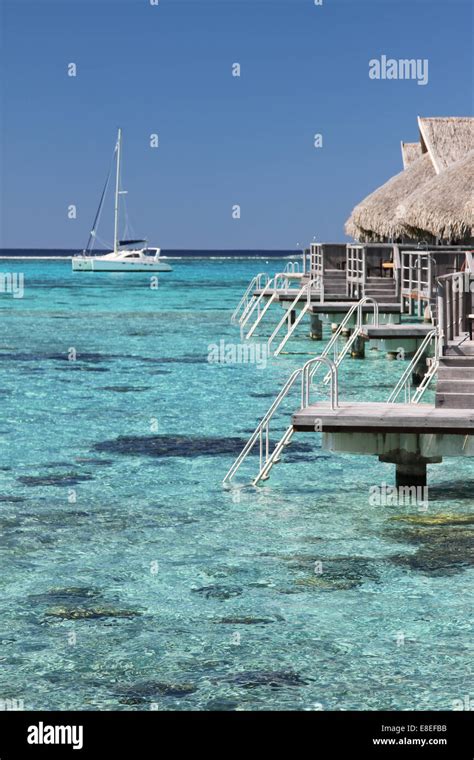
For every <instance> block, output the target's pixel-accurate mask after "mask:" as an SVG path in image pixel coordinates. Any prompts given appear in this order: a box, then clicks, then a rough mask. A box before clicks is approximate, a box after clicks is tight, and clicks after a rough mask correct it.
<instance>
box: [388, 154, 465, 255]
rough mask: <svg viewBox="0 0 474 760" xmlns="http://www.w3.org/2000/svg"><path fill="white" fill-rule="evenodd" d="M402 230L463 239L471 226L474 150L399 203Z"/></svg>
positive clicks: (398, 210) (444, 237) (412, 233)
mask: <svg viewBox="0 0 474 760" xmlns="http://www.w3.org/2000/svg"><path fill="white" fill-rule="evenodd" d="M396 216H397V219H398V220H399V221H400V224H401V226H402V227H404V228H405V234H409V235H414V236H417V235H418V234H419V233H420V232H423V231H427V232H429V233H430V234H431V235H433V236H434V237H438V238H442V239H443V240H466V239H468V238H470V237H472V236H473V227H474V150H472V151H471V152H470V153H468V155H467V156H466V157H465V158H462V159H461V160H460V161H457V162H456V163H454V164H452V165H451V166H450V167H449V168H447V169H445V170H444V171H443V172H441V174H437V175H436V176H435V177H434V178H433V179H430V180H429V181H428V182H426V184H425V185H423V187H422V188H420V189H419V190H418V191H415V192H414V193H413V194H412V195H411V196H409V197H408V198H407V199H406V200H405V201H403V202H402V203H400V204H399V206H398V208H397V210H396Z"/></svg>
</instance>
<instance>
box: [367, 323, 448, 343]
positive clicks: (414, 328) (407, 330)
mask: <svg viewBox="0 0 474 760" xmlns="http://www.w3.org/2000/svg"><path fill="white" fill-rule="evenodd" d="M433 329H434V328H433V325H432V324H429V323H427V322H413V323H406V322H405V323H402V324H399V325H394V324H387V325H379V326H378V327H374V326H373V325H364V327H363V328H362V334H363V335H364V337H366V338H369V339H370V340H386V339H388V338H425V337H426V335H427V334H428V333H429V332H431V330H433Z"/></svg>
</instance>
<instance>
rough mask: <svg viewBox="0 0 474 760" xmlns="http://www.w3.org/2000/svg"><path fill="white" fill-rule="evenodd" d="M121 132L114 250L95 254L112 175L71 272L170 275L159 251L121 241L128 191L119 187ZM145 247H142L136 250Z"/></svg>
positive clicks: (144, 243) (118, 151)
mask: <svg viewBox="0 0 474 760" xmlns="http://www.w3.org/2000/svg"><path fill="white" fill-rule="evenodd" d="M121 144H122V130H121V129H119V131H118V137H117V144H116V146H115V150H114V158H115V159H116V170H115V219H114V250H113V251H111V252H110V253H105V254H95V255H93V254H92V249H93V247H94V243H95V240H96V228H97V226H98V224H99V220H100V215H101V212H102V206H103V203H104V198H105V195H106V192H107V187H108V184H109V179H110V173H111V172H110V171H109V175H108V177H107V180H106V182H105V187H104V189H103V191H102V196H101V199H100V203H99V208H98V209H97V213H96V216H95V219H94V225H93V228H92V230H91V233H90V235H89V241H88V243H87V246H86V248H85V250H84V251H83V252H82V253H80V254H78V255H77V256H74V257H73V259H72V268H73V271H74V272H171V267H170V265H169V264H166V263H165V262H163V261H160V249H159V248H149V247H148V244H147V241H146V240H119V212H120V205H119V200H120V196H121V195H125V193H126V192H127V191H126V190H122V189H121V187H120V158H121V147H122V145H121ZM137 244H142V247H140V248H135V247H132V248H130V246H136V245H137Z"/></svg>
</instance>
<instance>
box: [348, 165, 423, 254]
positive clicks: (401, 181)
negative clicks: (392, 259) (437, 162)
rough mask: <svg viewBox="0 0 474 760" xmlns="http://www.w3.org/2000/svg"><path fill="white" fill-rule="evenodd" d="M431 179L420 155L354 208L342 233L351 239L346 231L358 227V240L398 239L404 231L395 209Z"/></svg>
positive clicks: (349, 232)
mask: <svg viewBox="0 0 474 760" xmlns="http://www.w3.org/2000/svg"><path fill="white" fill-rule="evenodd" d="M434 176H436V174H435V170H434V168H433V164H432V162H431V159H430V156H429V155H428V153H424V154H423V155H422V156H420V158H417V159H416V161H414V162H413V163H412V164H411V165H410V166H409V167H408V168H407V169H404V170H403V171H402V172H400V174H396V175H395V177H392V178H391V179H389V181H388V182H386V183H385V184H384V185H382V186H381V187H379V188H378V189H377V190H375V191H374V192H373V193H371V194H370V195H368V196H367V198H365V199H364V200H363V201H362V202H361V203H359V204H358V205H357V206H356V207H355V208H354V210H353V212H352V214H351V216H350V217H349V219H348V221H347V222H346V225H345V230H346V234H348V235H351V236H352V232H351V231H350V230H355V229H356V228H359V229H360V230H362V231H363V232H364V238H362V237H360V238H359V239H378V240H380V239H383V238H396V237H399V236H400V235H401V234H403V232H404V230H403V227H402V225H401V223H400V220H399V219H398V218H397V208H398V206H399V205H400V204H401V203H403V201H405V200H406V199H407V198H408V197H409V196H410V195H411V194H412V193H413V192H414V191H415V190H417V189H419V188H420V187H421V186H422V185H424V183H425V182H427V181H428V180H429V179H431V178H432V177H434Z"/></svg>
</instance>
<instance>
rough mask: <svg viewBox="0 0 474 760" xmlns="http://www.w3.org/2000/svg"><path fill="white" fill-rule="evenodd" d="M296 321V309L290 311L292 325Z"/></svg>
mask: <svg viewBox="0 0 474 760" xmlns="http://www.w3.org/2000/svg"><path fill="white" fill-rule="evenodd" d="M295 322H296V311H295V310H294V309H292V310H291V312H290V325H294V324H295Z"/></svg>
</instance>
